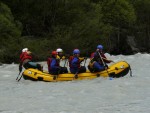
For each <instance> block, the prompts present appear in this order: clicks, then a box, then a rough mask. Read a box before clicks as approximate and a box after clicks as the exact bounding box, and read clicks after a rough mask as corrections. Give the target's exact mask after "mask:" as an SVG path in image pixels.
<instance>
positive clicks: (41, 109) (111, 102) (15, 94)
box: [0, 53, 150, 113]
mask: <svg viewBox="0 0 150 113" xmlns="http://www.w3.org/2000/svg"><path fill="white" fill-rule="evenodd" d="M106 55H107V57H108V58H109V59H112V60H114V61H115V62H117V61H120V60H121V61H122V60H125V61H127V62H128V63H129V64H130V65H131V68H132V73H133V77H130V76H129V75H130V74H128V75H127V76H125V77H123V78H117V79H114V78H113V79H111V80H110V79H109V78H101V77H100V78H96V79H93V80H81V81H68V82H67V81H66V82H42V81H38V82H35V81H30V80H24V79H23V78H22V79H21V80H20V82H16V80H15V79H16V77H17V76H18V73H19V72H18V65H17V64H3V65H2V66H0V113H149V111H150V108H149V106H150V54H141V53H137V54H135V55H130V56H124V55H117V56H115V55H112V56H111V55H109V54H108V53H107V54H106ZM88 62H89V60H87V62H86V66H87V65H88ZM41 64H43V65H44V69H45V70H47V65H46V62H41ZM62 65H64V62H62ZM66 65H67V64H66ZM83 65H84V62H83Z"/></svg>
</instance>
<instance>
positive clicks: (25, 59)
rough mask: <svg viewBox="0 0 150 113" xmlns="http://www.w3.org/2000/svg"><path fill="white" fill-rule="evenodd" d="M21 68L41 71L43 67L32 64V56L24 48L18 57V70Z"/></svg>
mask: <svg viewBox="0 0 150 113" xmlns="http://www.w3.org/2000/svg"><path fill="white" fill-rule="evenodd" d="M22 65H23V67H24V68H25V69H28V68H34V69H38V70H41V71H43V67H42V66H41V65H40V64H37V63H35V62H32V55H31V52H30V51H29V50H28V48H24V49H23V50H22V53H21V55H20V65H19V68H21V67H22Z"/></svg>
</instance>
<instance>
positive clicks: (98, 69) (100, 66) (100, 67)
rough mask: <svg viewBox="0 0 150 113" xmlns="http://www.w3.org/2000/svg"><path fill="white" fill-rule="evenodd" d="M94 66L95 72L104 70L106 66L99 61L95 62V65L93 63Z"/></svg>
mask: <svg viewBox="0 0 150 113" xmlns="http://www.w3.org/2000/svg"><path fill="white" fill-rule="evenodd" d="M93 67H94V69H95V72H96V71H102V70H104V66H103V65H100V64H99V63H98V62H95V63H94V65H93Z"/></svg>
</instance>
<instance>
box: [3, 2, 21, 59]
mask: <svg viewBox="0 0 150 113" xmlns="http://www.w3.org/2000/svg"><path fill="white" fill-rule="evenodd" d="M20 35H21V24H20V23H19V22H17V21H14V17H13V15H12V13H11V10H10V8H9V7H8V6H7V5H5V4H3V3H2V2H0V39H1V41H0V48H1V49H0V59H1V60H3V59H4V57H5V55H6V54H9V49H11V50H13V51H15V50H16V46H12V45H14V42H15V41H18V38H19V36H20ZM13 51H12V52H13Z"/></svg>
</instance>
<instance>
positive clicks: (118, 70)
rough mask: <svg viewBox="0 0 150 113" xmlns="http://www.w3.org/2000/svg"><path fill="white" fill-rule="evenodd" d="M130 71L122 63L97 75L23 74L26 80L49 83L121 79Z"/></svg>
mask: <svg viewBox="0 0 150 113" xmlns="http://www.w3.org/2000/svg"><path fill="white" fill-rule="evenodd" d="M129 70H130V65H129V64H128V63H127V62H125V61H120V62H117V63H114V64H112V65H110V66H109V68H108V69H107V70H104V71H101V72H95V73H91V72H89V71H87V72H85V73H79V74H77V75H75V74H71V73H65V74H59V75H51V74H49V73H46V72H41V71H39V70H37V69H26V70H25V71H24V72H23V77H24V79H30V80H37V81H38V80H39V81H47V82H54V81H55V82H56V81H71V80H82V79H94V78H97V77H113V78H119V77H123V76H125V75H127V74H128V72H129Z"/></svg>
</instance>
